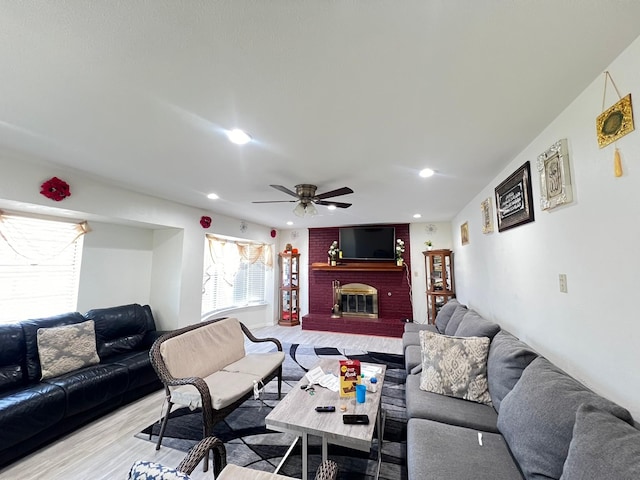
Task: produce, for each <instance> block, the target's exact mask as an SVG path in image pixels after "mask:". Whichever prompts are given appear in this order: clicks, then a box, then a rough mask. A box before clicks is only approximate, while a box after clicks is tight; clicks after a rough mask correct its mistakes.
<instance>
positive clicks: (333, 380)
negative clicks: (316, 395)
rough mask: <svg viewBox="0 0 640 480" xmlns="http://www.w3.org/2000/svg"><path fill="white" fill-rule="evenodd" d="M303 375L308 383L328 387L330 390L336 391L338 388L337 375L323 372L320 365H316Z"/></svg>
mask: <svg viewBox="0 0 640 480" xmlns="http://www.w3.org/2000/svg"><path fill="white" fill-rule="evenodd" d="M305 377H306V378H307V380H308V381H309V384H311V385H313V384H317V385H320V386H321V387H324V388H328V389H329V390H331V391H332V392H337V391H338V390H339V389H340V381H339V380H338V377H336V376H335V375H333V374H331V373H324V370H322V368H321V367H316V368H314V369H312V370H309V371H308V372H307V373H306V374H305Z"/></svg>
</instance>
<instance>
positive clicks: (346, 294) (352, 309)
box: [338, 283, 378, 318]
mask: <svg viewBox="0 0 640 480" xmlns="http://www.w3.org/2000/svg"><path fill="white" fill-rule="evenodd" d="M338 295H339V298H340V307H341V310H342V315H343V316H345V317H348V316H351V317H370V318H378V290H377V289H375V288H373V287H372V286H371V285H365V284H364V283H348V284H346V285H342V286H340V287H339V290H338Z"/></svg>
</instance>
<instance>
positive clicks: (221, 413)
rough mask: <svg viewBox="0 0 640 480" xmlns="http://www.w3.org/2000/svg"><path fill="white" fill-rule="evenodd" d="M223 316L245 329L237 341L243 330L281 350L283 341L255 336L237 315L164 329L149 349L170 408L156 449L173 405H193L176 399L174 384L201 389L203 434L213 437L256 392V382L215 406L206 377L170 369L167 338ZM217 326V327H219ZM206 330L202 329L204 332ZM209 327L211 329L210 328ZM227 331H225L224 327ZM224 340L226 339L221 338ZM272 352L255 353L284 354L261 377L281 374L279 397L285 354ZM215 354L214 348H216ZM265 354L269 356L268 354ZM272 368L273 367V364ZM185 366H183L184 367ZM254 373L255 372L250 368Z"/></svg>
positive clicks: (211, 322) (236, 332) (160, 441)
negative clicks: (176, 374) (215, 428)
mask: <svg viewBox="0 0 640 480" xmlns="http://www.w3.org/2000/svg"><path fill="white" fill-rule="evenodd" d="M223 320H227V322H228V321H229V320H231V321H233V322H234V323H233V325H234V327H233V328H234V329H236V330H237V325H235V322H237V323H238V324H239V325H240V328H241V330H242V333H239V330H238V331H235V330H234V339H235V340H234V341H235V342H236V343H237V342H238V338H237V337H238V336H240V337H242V334H244V336H246V338H248V339H249V340H250V341H252V342H256V343H257V342H272V343H274V344H275V345H276V348H277V350H278V352H282V344H281V343H280V342H279V341H278V340H277V339H275V338H256V337H255V336H253V334H252V333H251V331H250V330H249V329H248V328H247V327H246V326H245V325H244V324H243V323H242V322H238V321H237V319H215V320H210V321H206V322H201V323H197V324H194V325H190V326H188V327H184V328H181V329H178V330H174V331H171V332H168V333H165V334H164V335H162V336H161V337H159V338H158V339H157V340H156V341H155V342H154V344H153V345H152V347H151V349H150V351H149V356H150V358H151V364H152V365H153V368H154V369H155V371H156V373H157V374H158V377H159V378H160V380H161V381H162V383H163V384H164V387H165V393H166V402H167V405H168V406H167V411H166V413H165V415H164V416H163V418H162V424H161V426H160V433H159V435H158V441H157V444H156V450H158V449H160V446H161V444H162V438H163V436H164V433H165V429H166V427H167V422H168V419H169V414H170V413H171V410H172V408H173V407H174V405H177V406H179V407H185V406H190V405H184V404H182V403H180V402H178V403H176V400H175V399H174V398H173V397H172V393H173V390H172V389H173V388H176V387H180V386H184V385H191V386H193V387H195V389H197V393H199V397H198V395H197V394H196V396H197V397H198V403H199V405H197V406H199V407H202V417H203V438H206V437H210V436H211V435H212V432H213V426H214V425H215V424H216V423H217V422H219V421H220V420H222V419H223V418H225V417H226V416H227V415H229V414H230V413H231V412H232V411H234V410H235V409H236V408H237V407H238V406H239V405H241V404H242V403H243V402H244V401H245V400H247V399H248V398H250V397H251V395H252V394H253V388H252V387H253V386H251V388H250V389H249V390H247V391H246V392H245V393H244V394H243V395H242V396H241V397H240V398H238V399H236V400H235V401H233V402H232V403H230V404H225V405H223V406H221V407H219V408H215V407H214V405H213V403H212V395H211V390H210V388H209V385H207V383H206V381H205V378H206V377H205V378H202V377H199V376H196V375H193V376H192V374H191V373H188V374H186V375H182V376H181V378H176V377H174V376H173V375H172V374H171V372H170V368H169V366H168V365H167V361H168V360H170V359H168V358H165V356H164V354H163V352H164V353H166V352H165V350H166V349H164V348H163V344H164V343H165V342H167V341H168V340H171V339H174V338H176V337H179V336H180V335H183V334H188V333H189V332H193V331H195V330H197V329H201V328H203V329H207V327H209V326H211V325H213V324H215V323H217V322H222V321H223ZM220 325H221V326H222V325H223V323H221V324H220ZM216 328H217V327H216ZM204 331H205V330H203V332H204ZM209 331H210V330H209ZM223 332H224V331H223ZM222 340H224V339H222ZM222 340H220V339H218V341H222ZM240 345H241V348H242V351H243V352H244V337H242V340H240ZM215 348H216V347H215V346H211V347H209V346H208V345H207V350H208V351H211V350H215ZM278 352H276V353H269V354H256V355H276V354H278V355H277V356H278V357H280V356H281V357H282V360H280V364H279V366H278V367H277V368H274V370H273V371H271V372H268V373H266V372H265V375H264V377H263V379H262V382H263V383H264V384H266V383H267V382H269V381H270V380H272V379H273V378H275V377H278V398H280V397H281V392H282V361H283V360H284V354H283V353H278ZM214 354H215V352H214ZM265 358H266V357H265ZM270 368H271V367H270ZM183 370H184V369H183ZM251 373H253V372H251Z"/></svg>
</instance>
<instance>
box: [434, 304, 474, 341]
mask: <svg viewBox="0 0 640 480" xmlns="http://www.w3.org/2000/svg"><path fill="white" fill-rule="evenodd" d="M467 312H468V310H467V307H465V306H464V305H458V306H456V309H455V310H454V311H453V315H451V318H450V319H449V321H448V322H447V326H446V327H445V329H444V334H445V335H455V334H456V330H457V329H458V325H460V322H462V319H463V318H464V315H465V313H467ZM440 333H442V332H440Z"/></svg>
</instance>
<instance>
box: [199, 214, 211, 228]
mask: <svg viewBox="0 0 640 480" xmlns="http://www.w3.org/2000/svg"><path fill="white" fill-rule="evenodd" d="M200 225H202V228H209V227H210V226H211V217H207V216H206V215H203V216H202V218H201V219H200Z"/></svg>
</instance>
